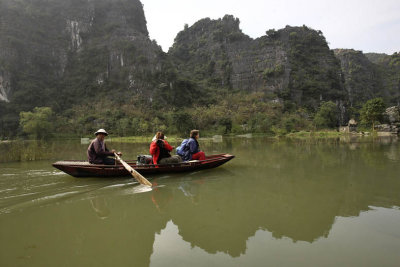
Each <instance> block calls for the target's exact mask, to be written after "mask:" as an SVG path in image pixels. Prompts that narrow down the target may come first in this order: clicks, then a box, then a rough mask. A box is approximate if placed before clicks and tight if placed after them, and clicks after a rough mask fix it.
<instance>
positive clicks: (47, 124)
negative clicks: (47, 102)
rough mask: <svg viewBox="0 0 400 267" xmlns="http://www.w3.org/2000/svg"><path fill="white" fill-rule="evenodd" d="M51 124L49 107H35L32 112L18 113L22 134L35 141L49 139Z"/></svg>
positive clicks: (51, 118)
mask: <svg viewBox="0 0 400 267" xmlns="http://www.w3.org/2000/svg"><path fill="white" fill-rule="evenodd" d="M53 123H54V120H53V111H52V110H51V108H49V107H36V108H34V109H33V112H30V111H28V112H21V113H20V126H21V127H22V130H23V132H24V133H26V134H28V135H30V136H32V137H34V138H36V139H44V138H48V137H50V136H51V134H52V132H53Z"/></svg>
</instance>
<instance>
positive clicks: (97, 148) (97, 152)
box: [87, 129, 122, 165]
mask: <svg viewBox="0 0 400 267" xmlns="http://www.w3.org/2000/svg"><path fill="white" fill-rule="evenodd" d="M94 134H95V135H96V138H95V139H93V140H92V142H91V143H90V145H89V147H88V149H87V156H88V160H89V162H90V163H92V164H106V165H114V164H115V159H112V158H109V156H114V153H115V152H116V151H115V150H114V149H112V150H111V151H109V150H108V149H107V146H106V143H105V142H104V139H105V137H106V136H107V135H108V133H107V132H106V130H104V129H99V130H98V131H97V132H95V133H94ZM117 154H118V155H119V156H122V153H121V152H118V153H117Z"/></svg>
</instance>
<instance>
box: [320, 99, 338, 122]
mask: <svg viewBox="0 0 400 267" xmlns="http://www.w3.org/2000/svg"><path fill="white" fill-rule="evenodd" d="M338 117H339V110H338V107H337V106H336V104H335V103H333V102H332V101H328V102H323V103H322V105H321V107H320V108H319V110H318V112H317V113H316V114H315V117H314V123H315V126H317V127H318V128H335V127H336V126H337V125H338Z"/></svg>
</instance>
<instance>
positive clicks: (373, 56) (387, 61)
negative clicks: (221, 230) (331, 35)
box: [335, 49, 400, 107]
mask: <svg viewBox="0 0 400 267" xmlns="http://www.w3.org/2000/svg"><path fill="white" fill-rule="evenodd" d="M335 55H336V56H337V57H338V59H339V60H340V62H341V68H342V72H343V75H344V81H345V83H344V86H345V88H346V91H347V93H348V95H349V101H350V105H352V106H355V107H360V106H361V105H362V104H364V103H365V102H366V101H367V100H369V99H371V98H374V97H383V98H384V99H385V102H386V103H387V104H388V105H399V102H400V56H399V55H398V54H397V53H395V54H393V55H391V56H389V55H386V54H377V53H369V54H363V53H362V52H361V51H355V50H353V49H336V50H335Z"/></svg>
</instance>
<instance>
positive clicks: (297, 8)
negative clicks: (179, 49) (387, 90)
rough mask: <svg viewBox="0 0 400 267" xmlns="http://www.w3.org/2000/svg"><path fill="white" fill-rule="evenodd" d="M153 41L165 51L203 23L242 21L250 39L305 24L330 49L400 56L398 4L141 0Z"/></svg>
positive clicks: (371, 0) (378, 0) (396, 0)
mask: <svg viewBox="0 0 400 267" xmlns="http://www.w3.org/2000/svg"><path fill="white" fill-rule="evenodd" d="M141 2H142V3H143V5H144V11H145V15H146V19H147V27H148V30H149V33H150V38H151V39H155V40H156V41H157V43H158V44H159V45H161V46H162V48H163V50H164V51H167V50H168V48H169V47H170V46H172V44H173V41H174V38H175V36H176V35H177V33H178V32H179V31H181V30H183V27H184V25H185V23H187V24H189V26H191V25H193V23H195V22H196V21H198V20H199V19H202V18H206V17H209V18H211V19H218V18H222V17H223V16H224V15H225V14H230V15H234V16H235V17H237V18H239V19H240V28H241V29H242V31H243V33H245V34H247V35H249V36H250V37H252V38H257V37H260V36H262V35H265V32H266V31H267V30H268V29H272V28H274V29H281V28H284V27H285V26H286V25H290V26H302V25H303V24H305V25H307V26H309V27H311V28H313V29H316V30H321V31H322V32H323V33H324V36H325V38H326V40H327V41H328V43H329V46H330V48H332V49H333V48H353V49H356V50H362V51H363V52H378V53H387V54H392V53H394V52H400V0H331V1H324V0H275V1H271V0H241V1H238V0H141Z"/></svg>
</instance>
